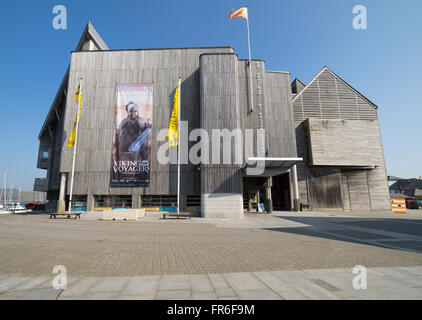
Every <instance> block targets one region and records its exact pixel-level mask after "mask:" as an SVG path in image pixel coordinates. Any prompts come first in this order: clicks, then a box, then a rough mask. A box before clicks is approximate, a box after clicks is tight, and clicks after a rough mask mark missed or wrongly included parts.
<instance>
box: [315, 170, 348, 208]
mask: <svg viewBox="0 0 422 320" xmlns="http://www.w3.org/2000/svg"><path fill="white" fill-rule="evenodd" d="M308 188H309V200H310V203H312V207H313V208H318V209H324V208H325V209H334V208H337V209H341V208H343V198H342V190H341V176H340V170H339V169H325V168H313V169H312V170H309V171H308Z"/></svg>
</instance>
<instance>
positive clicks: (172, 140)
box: [168, 78, 181, 147]
mask: <svg viewBox="0 0 422 320" xmlns="http://www.w3.org/2000/svg"><path fill="white" fill-rule="evenodd" d="M180 82H181V79H180V78H179V81H178V82H177V88H176V93H175V94H174V104H173V110H172V112H171V116H170V123H169V133H168V135H169V147H175V146H177V145H178V144H179V139H178V137H179V99H180Z"/></svg>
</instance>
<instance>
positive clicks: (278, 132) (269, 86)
mask: <svg viewBox="0 0 422 320" xmlns="http://www.w3.org/2000/svg"><path fill="white" fill-rule="evenodd" d="M264 76H265V77H264V82H265V83H264V85H265V106H264V107H265V108H264V118H265V126H266V140H267V148H268V151H269V153H270V155H271V157H292V158H296V157H297V151H296V135H295V130H294V124H293V109H292V104H291V91H290V73H288V72H282V71H266V72H265V74H264Z"/></svg>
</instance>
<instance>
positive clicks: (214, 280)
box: [208, 274, 230, 289]
mask: <svg viewBox="0 0 422 320" xmlns="http://www.w3.org/2000/svg"><path fill="white" fill-rule="evenodd" d="M208 278H209V279H210V282H211V284H212V286H213V288H214V289H222V288H230V285H229V284H228V282H227V281H226V280H225V279H224V277H223V276H222V275H221V274H208Z"/></svg>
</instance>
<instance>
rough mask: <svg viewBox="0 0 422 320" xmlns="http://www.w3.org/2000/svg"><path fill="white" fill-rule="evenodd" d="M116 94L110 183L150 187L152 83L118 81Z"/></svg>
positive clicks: (115, 185) (121, 185)
mask: <svg viewBox="0 0 422 320" xmlns="http://www.w3.org/2000/svg"><path fill="white" fill-rule="evenodd" d="M116 96H117V102H116V110H115V113H116V115H115V121H114V135H113V156H112V160H111V182H110V185H111V186H112V187H147V186H149V182H150V166H151V138H152V97H153V86H152V83H118V84H116Z"/></svg>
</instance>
